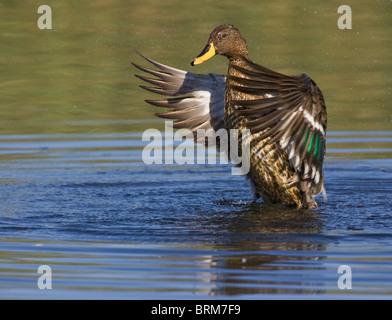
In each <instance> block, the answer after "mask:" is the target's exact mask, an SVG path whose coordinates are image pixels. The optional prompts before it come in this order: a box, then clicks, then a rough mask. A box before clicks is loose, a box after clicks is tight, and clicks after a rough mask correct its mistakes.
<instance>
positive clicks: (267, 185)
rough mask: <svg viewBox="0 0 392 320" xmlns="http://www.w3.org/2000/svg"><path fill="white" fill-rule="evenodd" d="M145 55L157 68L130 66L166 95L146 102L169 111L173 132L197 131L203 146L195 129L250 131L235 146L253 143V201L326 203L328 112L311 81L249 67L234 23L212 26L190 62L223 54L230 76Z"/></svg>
mask: <svg viewBox="0 0 392 320" xmlns="http://www.w3.org/2000/svg"><path fill="white" fill-rule="evenodd" d="M140 55H141V56H142V57H143V58H144V59H146V61H148V62H149V63H151V65H153V66H154V67H155V69H150V68H147V67H144V66H140V65H138V64H136V63H133V65H134V66H135V67H136V68H137V69H139V70H141V71H143V72H144V73H146V74H148V76H147V75H136V77H138V78H139V79H141V80H142V81H145V82H147V83H149V84H152V85H153V87H151V86H145V85H141V87H142V88H143V89H146V90H148V91H151V92H154V93H156V94H159V95H164V96H166V97H165V98H164V99H155V100H145V101H146V102H147V103H149V104H151V105H154V106H156V107H162V108H169V111H165V112H160V113H157V114H156V115H157V116H158V117H161V118H165V119H171V120H174V124H173V128H188V129H190V130H192V132H193V133H194V135H195V141H196V142H200V141H201V140H200V138H199V137H197V136H196V132H197V131H198V129H204V130H205V132H206V134H205V137H204V139H206V137H208V136H210V135H211V134H212V133H213V132H216V131H217V130H221V129H223V130H227V132H231V131H232V130H233V129H236V130H239V131H241V130H245V129H246V130H248V131H247V132H249V134H248V135H246V136H245V137H244V136H243V135H240V134H237V135H236V139H238V148H240V145H241V143H247V144H248V145H249V152H250V154H249V161H250V166H249V171H248V172H247V174H246V177H247V178H248V180H249V181H250V184H251V190H252V191H253V196H254V200H255V201H257V200H258V199H260V198H262V200H263V201H264V202H265V203H279V204H282V205H284V206H287V207H293V208H296V209H313V208H317V207H318V204H317V202H316V200H315V197H316V196H317V195H318V194H320V193H323V195H324V198H326V192H325V187H324V173H323V163H324V159H325V153H326V130H327V111H326V105H325V101H324V97H323V94H322V92H321V90H320V89H319V88H318V86H317V84H316V83H315V82H314V81H313V80H312V79H311V78H310V77H309V76H307V75H306V74H300V75H295V76H288V75H285V74H282V73H279V72H276V71H273V70H270V69H268V68H266V67H263V66H261V65H258V64H256V63H254V62H252V61H251V60H250V59H249V55H248V47H247V43H246V40H245V39H244V37H243V36H242V34H241V33H240V31H239V30H238V29H237V28H236V27H234V25H232V24H224V25H220V26H218V27H216V28H214V30H213V31H212V32H211V34H210V36H209V38H208V41H207V44H206V45H205V47H204V49H203V50H202V52H201V53H200V54H199V55H198V56H197V57H196V58H194V59H193V60H192V62H191V65H192V66H197V65H199V64H201V63H204V62H206V61H207V60H209V59H211V58H212V57H214V56H215V55H222V56H225V57H227V58H228V60H229V66H228V71H227V74H226V75H218V74H214V73H210V74H197V73H192V72H187V71H184V70H181V69H176V68H173V67H170V66H168V65H165V64H162V63H159V62H156V61H154V60H152V59H149V58H147V57H145V56H143V55H142V54H140ZM151 75H152V76H153V78H152V77H151ZM217 144H218V145H217V148H218V149H219V141H218V142H217ZM226 152H228V153H230V152H229V151H228V150H226ZM239 152H241V151H239ZM230 154H231V153H230Z"/></svg>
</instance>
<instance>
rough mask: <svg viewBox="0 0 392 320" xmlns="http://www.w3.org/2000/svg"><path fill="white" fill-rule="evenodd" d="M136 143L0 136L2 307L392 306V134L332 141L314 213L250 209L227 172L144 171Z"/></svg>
mask: <svg viewBox="0 0 392 320" xmlns="http://www.w3.org/2000/svg"><path fill="white" fill-rule="evenodd" d="M152 125H153V124H152ZM141 136H142V134H141V133H137V132H136V133H111V134H68V135H14V136H10V135H9V136H1V137H0V157H1V162H0V172H1V175H0V177H1V178H0V192H1V194H2V198H1V199H0V215H1V221H0V232H1V242H0V261H1V265H0V266H1V267H0V297H2V298H21V297H24V298H43V297H45V298H70V297H72V298H85V297H86V295H87V296H88V297H89V298H135V299H137V298H145V299H151V298H162V294H164V296H165V298H177V299H183V298H206V297H216V298H228V297H232V298H239V297H240V298H249V299H259V298H262V297H267V298H268V297H269V298H271V297H277V295H278V296H279V295H284V297H288V298H290V297H293V298H295V297H296V296H295V295H296V294H301V296H303V297H312V296H313V295H314V294H318V295H322V296H323V297H337V296H339V297H340V296H341V295H342V294H344V293H346V294H347V293H349V295H350V296H351V297H354V296H356V295H362V296H366V297H386V296H387V295H389V294H391V290H390V288H391V287H392V286H391V285H392V282H391V281H390V280H389V279H390V278H388V276H387V275H389V274H390V273H391V271H392V246H391V244H392V241H391V240H392V234H391V233H390V230H391V227H392V214H391V213H392V212H391V209H390V203H391V200H392V199H391V193H390V190H391V187H392V160H391V158H392V157H391V153H392V150H391V148H390V141H391V139H392V132H330V133H329V137H328V151H330V150H331V156H328V157H327V161H326V168H325V176H326V188H327V192H328V202H323V201H322V198H321V199H319V204H320V208H318V209H317V210H315V211H306V210H291V209H287V208H284V207H281V206H280V205H267V204H264V203H262V202H257V203H253V202H252V197H251V195H250V192H249V185H248V183H247V181H246V179H244V178H243V177H240V176H232V175H231V174H230V166H229V165H183V166H181V165H176V164H173V165H152V166H147V165H145V164H143V163H142V162H141V159H142V158H141V152H142V149H143V146H144V145H146V144H147V142H143V141H141ZM358 149H361V152H356V151H354V152H353V150H358ZM375 150H377V152H374V151H375ZM54 239H57V240H56V241H55V240H54ZM42 264H46V265H50V266H51V267H52V270H53V290H51V292H50V293H49V292H45V291H42V290H39V289H37V282H36V281H37V268H38V266H39V265H42ZM343 264H346V265H349V266H350V267H351V268H352V270H353V273H354V274H355V278H354V279H355V280H353V282H354V284H353V289H352V291H350V292H345V291H342V290H340V289H339V288H338V287H337V279H338V277H339V275H338V274H337V268H338V267H339V266H340V265H343ZM282 297H283V296H282Z"/></svg>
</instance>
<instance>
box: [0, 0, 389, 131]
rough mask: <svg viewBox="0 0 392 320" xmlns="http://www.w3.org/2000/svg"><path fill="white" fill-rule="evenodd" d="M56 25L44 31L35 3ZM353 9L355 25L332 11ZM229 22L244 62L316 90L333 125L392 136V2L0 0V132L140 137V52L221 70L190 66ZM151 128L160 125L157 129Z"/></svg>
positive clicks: (147, 113) (221, 63)
mask: <svg viewBox="0 0 392 320" xmlns="http://www.w3.org/2000/svg"><path fill="white" fill-rule="evenodd" d="M43 4H46V5H50V6H51V9H52V27H53V29H52V30H40V29H39V28H38V26H37V20H38V18H39V17H40V16H41V14H39V13H37V9H38V7H39V6H40V5H43ZM342 4H346V5H349V6H351V9H352V22H353V25H352V26H353V28H352V30H340V29H339V28H338V26H337V21H338V18H339V17H340V14H338V13H337V9H338V7H339V6H340V5H342ZM223 23H232V24H234V25H235V26H236V27H237V28H239V29H240V31H241V32H242V34H243V35H244V37H245V38H246V39H247V42H248V47H249V51H250V57H251V59H252V60H254V61H255V62H257V63H259V64H261V65H264V66H266V67H268V68H271V69H274V70H276V71H279V72H282V73H287V74H301V73H306V74H308V75H309V76H310V77H312V78H313V79H314V80H315V81H316V83H317V84H318V86H319V87H320V88H321V89H322V91H323V93H324V97H325V100H326V103H327V108H328V114H329V116H328V130H329V131H341V130H391V129H392V104H391V88H392V41H391V40H392V37H391V35H392V2H391V1H389V0H380V1H344V3H342V2H341V1H321V0H319V1H281V0H274V1H234V0H230V1H207V0H199V1H180V0H165V1H155V0H154V1H152V0H143V1H137V0H133V1H125V0H114V1H103V0H96V1H75V0H69V1H45V2H43V1H35V0H31V1H11V0H1V1H0V30H1V31H0V44H1V50H0V134H2V135H7V134H41V133H45V134H52V133H91V132H128V131H141V130H144V129H146V128H148V127H151V122H150V123H148V120H147V119H153V118H154V115H153V114H154V112H156V111H157V110H156V109H155V108H154V107H152V106H149V105H147V104H146V103H145V102H144V99H148V98H152V97H153V96H154V95H153V94H151V93H148V92H146V91H144V90H142V89H140V88H139V84H141V83H140V80H138V79H137V78H135V77H134V76H133V74H134V73H138V71H137V70H136V69H135V68H134V67H133V66H132V65H131V61H133V62H137V63H141V64H146V63H145V62H144V61H143V59H141V58H140V57H139V56H138V55H137V54H136V52H135V50H136V49H137V50H139V51H140V52H142V53H143V54H144V55H146V56H148V57H150V58H152V59H155V60H158V61H160V62H162V63H165V64H169V65H171V66H173V67H177V68H181V69H184V70H187V71H192V72H197V73H209V72H212V73H222V74H225V73H226V70H227V61H226V59H225V58H224V57H214V59H211V60H209V61H208V62H206V63H204V64H203V65H200V66H195V67H191V66H190V61H191V60H192V59H193V58H194V57H195V56H196V55H198V54H199V53H200V51H201V50H202V49H203V48H204V46H205V44H206V42H207V39H208V36H209V33H210V32H211V30H212V29H213V28H214V27H215V26H217V25H219V24H223ZM154 126H156V127H160V126H161V127H162V128H163V124H162V123H161V122H157V123H156V125H154Z"/></svg>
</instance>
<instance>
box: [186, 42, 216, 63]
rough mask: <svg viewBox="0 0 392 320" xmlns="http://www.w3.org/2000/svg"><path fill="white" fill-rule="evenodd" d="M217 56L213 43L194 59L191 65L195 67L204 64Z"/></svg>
mask: <svg viewBox="0 0 392 320" xmlns="http://www.w3.org/2000/svg"><path fill="white" fill-rule="evenodd" d="M214 55H215V47H214V44H213V43H212V42H211V43H210V44H207V45H206V47H205V48H204V49H203V51H202V52H201V53H200V54H199V55H198V56H197V58H195V59H193V61H192V62H191V65H192V66H194V65H196V64H200V63H203V62H204V61H207V60H208V59H210V58H212V57H213V56H214Z"/></svg>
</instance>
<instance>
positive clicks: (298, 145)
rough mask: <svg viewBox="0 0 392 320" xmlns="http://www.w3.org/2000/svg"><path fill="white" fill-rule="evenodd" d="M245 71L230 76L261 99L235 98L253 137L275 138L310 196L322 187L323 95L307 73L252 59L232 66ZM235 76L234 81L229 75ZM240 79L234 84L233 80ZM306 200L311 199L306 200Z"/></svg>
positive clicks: (325, 118) (303, 188)
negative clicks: (247, 65)
mask: <svg viewBox="0 0 392 320" xmlns="http://www.w3.org/2000/svg"><path fill="white" fill-rule="evenodd" d="M233 67H234V68H236V69H237V71H239V72H240V73H241V74H242V75H243V77H232V76H230V78H229V83H235V84H236V85H230V86H231V88H232V89H233V90H236V91H238V92H243V93H246V94H250V95H255V96H258V97H260V96H264V98H261V99H254V100H237V101H233V102H232V103H233V104H235V105H237V106H239V107H240V108H239V109H238V112H239V113H240V114H241V115H243V116H245V117H246V119H247V126H248V128H249V129H250V130H251V132H252V133H260V134H259V135H256V136H258V138H257V139H259V140H260V141H261V140H264V139H266V138H267V137H270V139H267V140H266V143H268V144H271V143H274V142H278V143H279V145H280V147H281V148H282V149H283V150H285V151H286V153H287V155H288V158H289V161H290V164H291V166H292V167H293V169H294V171H295V172H296V173H297V180H296V181H293V182H298V181H299V182H300V184H299V187H300V190H301V191H303V192H304V193H306V194H310V196H313V195H317V194H318V193H320V192H321V191H322V190H323V162H324V157H325V142H326V127H327V112H326V106H325V103H324V98H323V95H322V93H321V91H320V89H319V88H318V87H317V85H316V83H315V82H314V81H313V80H312V79H310V78H309V77H308V76H307V75H305V74H302V75H300V76H286V75H283V74H280V73H277V72H274V71H272V70H269V69H267V68H264V67H262V66H259V65H257V64H254V63H250V67H251V68H250V69H249V70H248V69H243V68H240V67H238V66H233ZM231 80H233V81H231ZM237 84H238V85H237ZM309 201H310V200H309Z"/></svg>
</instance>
